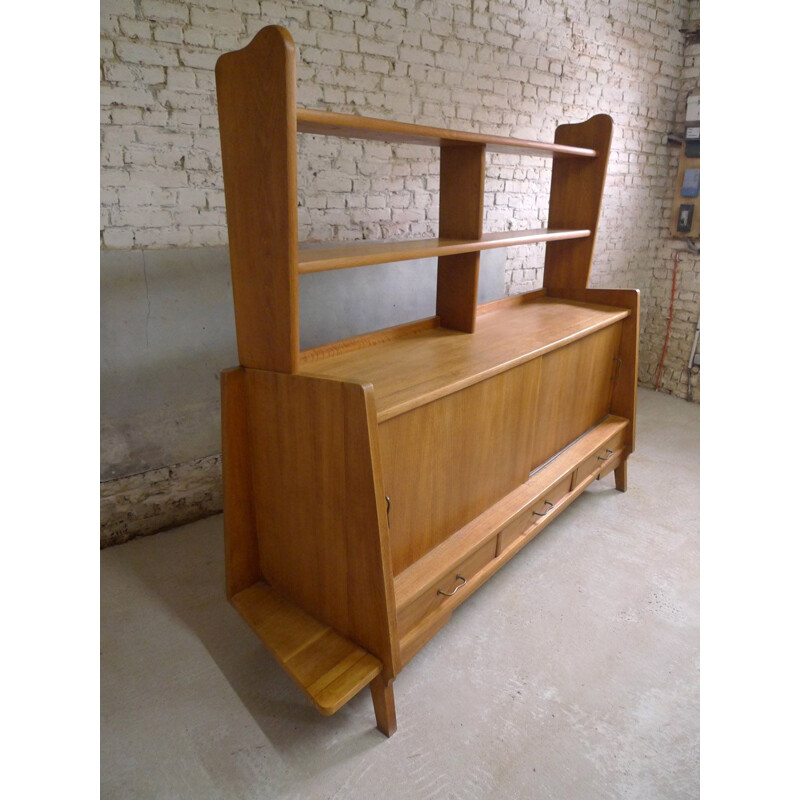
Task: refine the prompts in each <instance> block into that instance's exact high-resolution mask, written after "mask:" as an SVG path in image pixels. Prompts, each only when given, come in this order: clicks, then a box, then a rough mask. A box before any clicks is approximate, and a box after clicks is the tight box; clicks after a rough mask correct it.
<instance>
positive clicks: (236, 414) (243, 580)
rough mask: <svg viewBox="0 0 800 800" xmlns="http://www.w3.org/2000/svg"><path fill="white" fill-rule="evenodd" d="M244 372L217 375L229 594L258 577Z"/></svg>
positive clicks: (225, 371)
mask: <svg viewBox="0 0 800 800" xmlns="http://www.w3.org/2000/svg"><path fill="white" fill-rule="evenodd" d="M244 372H245V371H244V369H242V368H241V367H239V368H238V369H226V370H223V371H222V372H221V373H220V376H219V377H220V385H221V390H222V504H223V511H224V520H225V590H226V594H227V597H228V600H230V599H231V598H232V597H233V595H235V594H237V593H238V592H241V591H243V590H244V589H247V588H248V587H249V586H252V585H253V584H254V583H255V582H256V581H258V580H259V579H260V578H261V570H260V569H259V565H258V541H257V539H256V523H255V514H254V511H253V492H252V480H251V471H250V453H249V448H248V441H247V390H246V386H245V377H244Z"/></svg>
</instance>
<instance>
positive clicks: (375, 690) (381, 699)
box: [369, 675, 397, 737]
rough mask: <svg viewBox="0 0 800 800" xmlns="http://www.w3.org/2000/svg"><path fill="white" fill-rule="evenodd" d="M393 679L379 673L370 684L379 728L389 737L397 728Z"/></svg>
mask: <svg viewBox="0 0 800 800" xmlns="http://www.w3.org/2000/svg"><path fill="white" fill-rule="evenodd" d="M393 680H394V679H392V680H389V681H387V680H385V679H384V677H383V675H378V677H377V678H374V679H373V680H372V682H371V683H370V685H369V688H370V691H371V692H372V705H373V706H374V707H375V721H376V722H377V723H378V730H379V731H380V732H381V733H382V734H384V735H385V736H387V737H389V736H391V735H392V734H393V733H394V732H395V731H396V730H397V715H396V714H395V710H394V687H393V686H392V682H393Z"/></svg>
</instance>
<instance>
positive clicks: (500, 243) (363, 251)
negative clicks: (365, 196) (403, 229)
mask: <svg viewBox="0 0 800 800" xmlns="http://www.w3.org/2000/svg"><path fill="white" fill-rule="evenodd" d="M591 234H592V232H591V231H590V230H588V229H582V230H550V229H549V228H536V229H532V230H524V231H503V232H502V233H485V234H483V236H481V238H480V239H441V238H440V239H412V240H407V241H397V242H368V243H367V242H360V243H355V244H335V245H324V246H320V247H316V246H311V247H307V248H304V249H301V250H300V251H299V253H298V259H297V268H298V272H300V273H301V274H303V273H308V272H325V271H326V270H331V269H346V268H348V267H365V266H368V265H370V264H386V263H389V262H392V261H410V260H411V259H415V258H431V257H435V256H450V255H457V254H458V253H474V252H477V251H479V250H491V249H492V248H495V247H514V246H517V245H523V244H536V243H537V242H555V241H559V240H563V239H583V238H585V237H587V236H591Z"/></svg>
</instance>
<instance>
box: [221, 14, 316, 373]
mask: <svg viewBox="0 0 800 800" xmlns="http://www.w3.org/2000/svg"><path fill="white" fill-rule="evenodd" d="M216 78H217V104H218V109H219V127H220V142H221V145H222V170H223V174H224V177H225V204H226V211H227V220H228V242H229V246H230V256H231V275H232V281H233V300H234V306H235V310H236V337H237V342H238V347H239V361H240V363H241V364H242V365H243V366H246V367H255V368H258V369H271V370H276V371H279V372H294V371H296V369H297V361H298V357H299V352H300V344H299V342H300V334H299V323H298V289H297V280H298V279H297V110H296V101H295V52H294V43H293V42H292V38H291V36H290V35H289V33H288V31H286V30H285V29H284V28H281V27H278V26H271V27H268V28H264V29H263V30H261V31H259V33H258V34H257V35H256V36H255V38H254V39H253V41H252V42H251V43H250V44H249V45H248V46H247V47H245V48H243V49H242V50H237V51H236V52H233V53H226V54H225V55H223V56H221V57H220V58H219V60H218V61H217V66H216Z"/></svg>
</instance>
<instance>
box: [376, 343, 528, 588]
mask: <svg viewBox="0 0 800 800" xmlns="http://www.w3.org/2000/svg"><path fill="white" fill-rule="evenodd" d="M539 364H540V360H539V359H537V360H535V361H531V362H528V363H527V364H523V365H522V366H519V367H516V368H514V369H511V370H509V371H508V372H504V373H501V374H500V375H496V376H494V377H493V378H489V379H488V380H485V381H481V382H480V383H477V384H475V385H473V386H469V387H467V388H466V389H462V390H461V391H459V392H456V393H454V394H451V395H448V396H447V397H443V398H440V399H439V400H436V401H434V402H432V403H428V404H427V405H424V406H421V407H420V408H415V409H414V410H412V411H409V412H408V413H406V414H401V415H400V416H398V417H393V418H392V419H390V420H387V421H386V422H384V423H382V424H381V425H380V426H379V439H380V447H381V463H382V467H383V475H384V486H385V490H386V494H387V496H388V497H389V501H390V511H389V539H390V542H391V548H392V566H393V570H394V573H395V575H397V574H398V573H400V572H402V571H403V570H404V569H405V568H406V567H408V566H410V565H411V564H413V563H414V562H415V561H416V560H417V559H418V558H420V557H421V556H423V555H424V554H425V553H427V552H428V551H429V550H431V549H432V548H434V547H436V545H438V544H440V543H441V542H442V541H444V540H445V539H446V538H447V537H448V536H449V535H450V534H452V533H453V532H454V531H456V530H458V529H459V528H461V527H462V526H464V525H465V524H466V523H467V522H469V521H470V520H471V519H473V518H474V517H476V516H478V514H481V513H482V512H483V511H485V510H486V509H487V508H488V507H489V506H490V505H492V504H493V503H495V502H497V501H498V500H499V499H500V498H501V497H503V496H504V495H505V494H507V493H508V492H510V491H511V490H512V489H514V488H515V487H517V486H519V485H520V484H521V483H524V482H525V481H526V480H527V479H528V472H529V469H530V465H529V454H530V452H531V447H532V425H531V423H532V421H533V418H534V416H535V414H534V412H535V406H536V392H537V387H538V382H539Z"/></svg>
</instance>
